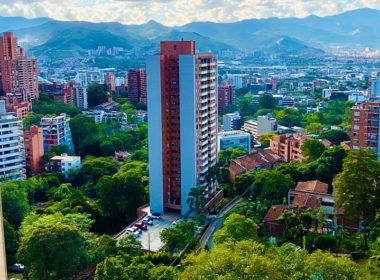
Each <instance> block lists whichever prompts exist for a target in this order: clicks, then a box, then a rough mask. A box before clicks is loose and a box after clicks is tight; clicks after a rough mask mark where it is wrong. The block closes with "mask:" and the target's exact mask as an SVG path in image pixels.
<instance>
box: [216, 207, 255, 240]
mask: <svg viewBox="0 0 380 280" xmlns="http://www.w3.org/2000/svg"><path fill="white" fill-rule="evenodd" d="M258 229H259V227H258V226H257V225H256V223H255V222H254V221H253V220H252V219H250V218H246V217H245V216H243V215H239V214H235V213H232V214H230V215H229V216H228V217H227V218H226V219H225V220H224V221H223V225H222V228H221V229H219V230H218V231H216V232H215V234H214V237H213V241H214V242H215V244H220V243H223V242H228V241H233V242H238V241H242V240H257V230H258Z"/></svg>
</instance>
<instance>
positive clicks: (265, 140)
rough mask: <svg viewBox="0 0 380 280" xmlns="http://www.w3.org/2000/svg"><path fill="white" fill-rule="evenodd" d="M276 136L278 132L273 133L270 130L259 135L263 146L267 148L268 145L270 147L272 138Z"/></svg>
mask: <svg viewBox="0 0 380 280" xmlns="http://www.w3.org/2000/svg"><path fill="white" fill-rule="evenodd" d="M274 136H276V133H271V132H269V133H265V134H263V135H261V136H260V137H259V142H260V143H261V146H262V147H263V148H267V147H269V144H270V140H271V139H272V138H273V137H274Z"/></svg>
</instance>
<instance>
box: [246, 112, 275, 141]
mask: <svg viewBox="0 0 380 280" xmlns="http://www.w3.org/2000/svg"><path fill="white" fill-rule="evenodd" d="M243 129H244V130H245V131H246V132H249V133H250V134H251V135H252V136H253V137H254V138H255V139H256V140H257V139H258V138H259V137H260V136H261V135H263V134H265V133H270V132H273V133H276V132H277V131H278V125H277V120H276V119H275V118H273V117H272V115H271V114H267V115H265V116H259V117H258V118H257V120H256V121H255V120H248V121H245V122H244V126H243Z"/></svg>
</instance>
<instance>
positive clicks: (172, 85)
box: [146, 41, 218, 214]
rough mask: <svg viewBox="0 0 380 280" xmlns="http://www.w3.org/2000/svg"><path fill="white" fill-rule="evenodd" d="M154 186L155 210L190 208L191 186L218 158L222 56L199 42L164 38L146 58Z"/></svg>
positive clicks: (198, 182)
mask: <svg viewBox="0 0 380 280" xmlns="http://www.w3.org/2000/svg"><path fill="white" fill-rule="evenodd" d="M146 67H147V69H146V70H147V96H148V136H149V140H148V141H149V142H148V143H149V180H150V183H149V186H150V207H151V211H152V212H159V213H163V212H164V210H165V209H176V210H181V213H182V214H186V213H188V212H189V206H188V204H187V202H186V200H187V197H188V193H189V191H190V189H191V188H192V187H195V186H196V185H203V186H205V188H207V190H208V193H209V194H212V193H213V192H215V187H214V186H207V184H206V175H207V173H208V170H209V168H210V167H212V166H213V165H215V164H216V161H217V139H216V138H217V114H218V112H217V109H218V105H217V58H216V55H215V54H212V53H202V54H201V53H195V42H194V41H178V42H161V53H160V54H158V55H153V56H149V57H147V59H146Z"/></svg>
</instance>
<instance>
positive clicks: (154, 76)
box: [146, 55, 164, 214]
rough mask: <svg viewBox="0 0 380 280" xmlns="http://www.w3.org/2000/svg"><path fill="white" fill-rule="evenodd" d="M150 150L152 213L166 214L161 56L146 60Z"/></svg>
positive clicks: (150, 198) (149, 57)
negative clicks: (164, 200) (164, 202)
mask: <svg viewBox="0 0 380 280" xmlns="http://www.w3.org/2000/svg"><path fill="white" fill-rule="evenodd" d="M146 79H147V98H148V101H147V103H148V104H147V106H148V119H149V122H148V150H149V200H150V209H151V211H152V212H158V213H161V214H163V213H164V204H163V199H164V198H163V174H162V172H163V167H162V127H161V125H162V120H161V117H162V115H161V68H160V56H159V55H152V56H148V57H147V58H146Z"/></svg>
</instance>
